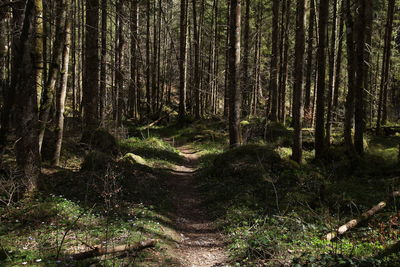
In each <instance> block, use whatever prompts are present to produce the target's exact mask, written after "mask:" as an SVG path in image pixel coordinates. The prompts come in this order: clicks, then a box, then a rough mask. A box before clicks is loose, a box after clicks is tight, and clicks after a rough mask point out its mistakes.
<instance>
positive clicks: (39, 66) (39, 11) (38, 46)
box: [34, 0, 45, 104]
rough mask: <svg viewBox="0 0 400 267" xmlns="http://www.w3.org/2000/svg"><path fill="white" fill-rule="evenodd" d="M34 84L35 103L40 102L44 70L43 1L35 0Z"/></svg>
mask: <svg viewBox="0 0 400 267" xmlns="http://www.w3.org/2000/svg"><path fill="white" fill-rule="evenodd" d="M34 23H35V24H34V31H35V62H34V64H35V85H36V92H37V103H38V104H40V101H41V97H42V90H43V70H44V37H45V36H44V31H43V2H42V0H35V19H34Z"/></svg>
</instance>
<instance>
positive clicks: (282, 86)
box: [278, 0, 291, 124]
mask: <svg viewBox="0 0 400 267" xmlns="http://www.w3.org/2000/svg"><path fill="white" fill-rule="evenodd" d="M290 10H291V0H287V2H286V12H285V13H284V14H285V23H284V24H285V25H284V27H282V28H283V29H282V36H281V39H282V62H281V70H280V75H279V95H280V99H279V100H278V101H280V105H279V106H280V109H279V114H280V116H279V120H280V121H281V122H282V123H283V124H285V121H286V84H287V79H288V64H289V19H290ZM282 23H283V20H282Z"/></svg>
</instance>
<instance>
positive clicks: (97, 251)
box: [69, 239, 157, 260]
mask: <svg viewBox="0 0 400 267" xmlns="http://www.w3.org/2000/svg"><path fill="white" fill-rule="evenodd" d="M156 243H157V241H156V240H154V239H149V240H145V241H141V242H137V243H134V244H130V245H120V246H116V247H111V248H105V247H95V248H94V249H92V250H89V251H85V252H81V253H77V254H74V255H70V257H69V258H72V259H73V260H84V259H89V258H93V257H98V256H103V255H107V254H115V253H126V252H131V251H139V250H142V249H145V248H149V247H154V246H155V245H156Z"/></svg>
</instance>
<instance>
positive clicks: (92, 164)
mask: <svg viewBox="0 0 400 267" xmlns="http://www.w3.org/2000/svg"><path fill="white" fill-rule="evenodd" d="M112 162H113V159H112V157H111V156H110V155H107V154H105V153H103V152H100V151H92V152H90V153H89V154H87V156H86V157H85V159H84V161H83V163H82V165H81V170H82V171H104V170H106V169H107V168H108V167H109V165H110V164H112Z"/></svg>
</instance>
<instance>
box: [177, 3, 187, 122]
mask: <svg viewBox="0 0 400 267" xmlns="http://www.w3.org/2000/svg"><path fill="white" fill-rule="evenodd" d="M180 12H181V14H180V57H179V115H178V116H179V120H180V121H181V122H183V121H184V119H185V116H186V76H187V66H186V65H187V58H186V54H187V0H182V1H181V10H180Z"/></svg>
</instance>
